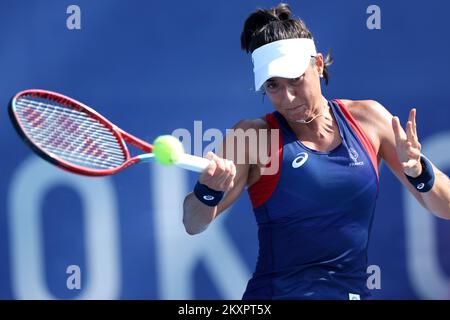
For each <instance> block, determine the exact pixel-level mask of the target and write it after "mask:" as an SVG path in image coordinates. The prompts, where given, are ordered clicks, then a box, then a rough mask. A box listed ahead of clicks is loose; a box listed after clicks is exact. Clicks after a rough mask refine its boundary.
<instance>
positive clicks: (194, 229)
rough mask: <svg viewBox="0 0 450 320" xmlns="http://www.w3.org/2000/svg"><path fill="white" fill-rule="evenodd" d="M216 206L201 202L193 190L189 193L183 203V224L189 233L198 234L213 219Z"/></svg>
mask: <svg viewBox="0 0 450 320" xmlns="http://www.w3.org/2000/svg"><path fill="white" fill-rule="evenodd" d="M216 213H217V206H215V207H209V206H206V205H204V204H203V203H201V202H200V201H199V200H198V199H197V197H196V196H195V195H194V193H193V192H191V193H189V194H188V195H187V196H186V198H185V199H184V203H183V224H184V227H185V229H186V232H187V233H188V234H190V235H194V234H198V233H200V232H202V231H204V230H206V228H207V227H208V225H209V224H210V223H211V221H213V220H214V218H215V216H216Z"/></svg>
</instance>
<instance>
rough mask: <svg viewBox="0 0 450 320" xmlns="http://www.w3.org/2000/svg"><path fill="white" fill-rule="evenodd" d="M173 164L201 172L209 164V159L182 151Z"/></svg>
mask: <svg viewBox="0 0 450 320" xmlns="http://www.w3.org/2000/svg"><path fill="white" fill-rule="evenodd" d="M175 165H176V166H177V167H180V168H183V169H187V170H191V171H195V172H202V171H203V170H205V169H206V167H207V166H208V165H209V160H208V159H205V158H202V157H197V156H193V155H190V154H187V153H184V154H183V155H181V156H180V159H179V160H178V162H177V163H175Z"/></svg>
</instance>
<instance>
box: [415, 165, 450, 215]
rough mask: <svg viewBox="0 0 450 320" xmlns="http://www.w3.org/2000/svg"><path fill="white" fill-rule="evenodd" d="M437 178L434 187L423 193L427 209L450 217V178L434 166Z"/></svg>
mask: <svg viewBox="0 0 450 320" xmlns="http://www.w3.org/2000/svg"><path fill="white" fill-rule="evenodd" d="M433 170H434V175H435V180H434V185H433V188H432V189H431V190H430V191H428V192H425V193H421V194H420V195H421V196H422V199H423V201H424V202H425V205H426V207H427V209H428V210H429V211H430V212H432V213H434V214H435V215H437V216H438V217H440V218H444V219H450V179H449V178H448V177H447V176H446V175H445V174H444V173H443V172H441V171H440V170H439V169H438V168H436V167H435V166H433Z"/></svg>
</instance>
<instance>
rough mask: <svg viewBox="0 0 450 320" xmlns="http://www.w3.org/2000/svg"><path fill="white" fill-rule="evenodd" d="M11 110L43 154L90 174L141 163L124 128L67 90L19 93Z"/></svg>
mask: <svg viewBox="0 0 450 320" xmlns="http://www.w3.org/2000/svg"><path fill="white" fill-rule="evenodd" d="M8 113H9V116H10V118H11V121H12V123H13V125H14V128H15V129H16V131H17V132H18V134H19V135H20V136H21V138H22V139H23V140H24V141H25V142H26V143H27V144H28V145H29V146H30V147H31V148H32V150H34V151H35V152H36V154H38V155H39V156H40V157H41V158H43V159H45V160H47V161H49V162H50V163H52V164H54V165H56V166H58V167H60V168H62V169H64V170H67V171H70V172H74V173H78V174H81V175H88V176H105V175H110V174H114V173H116V172H118V171H120V170H122V169H124V168H125V167H127V166H129V165H131V164H133V163H136V162H138V161H139V158H138V157H136V158H133V159H131V157H130V153H129V151H128V149H127V146H126V144H125V141H124V139H123V136H122V133H123V132H122V131H121V130H120V129H119V128H117V127H116V126H115V125H114V124H112V123H111V122H110V121H108V120H107V119H106V118H104V117H103V116H101V115H100V114H99V113H97V112H96V111H94V110H93V109H91V108H89V107H88V106H86V105H84V104H83V103H81V102H79V101H76V100H74V99H72V98H70V97H67V96H65V95H62V94H59V93H56V92H52V91H47V90H40V89H30V90H25V91H21V92H19V93H17V94H16V95H15V96H14V97H13V98H12V99H11V101H10V103H9V106H8Z"/></svg>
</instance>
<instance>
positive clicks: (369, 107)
mask: <svg viewBox="0 0 450 320" xmlns="http://www.w3.org/2000/svg"><path fill="white" fill-rule="evenodd" d="M338 100H339V101H341V102H342V103H343V104H344V106H345V107H346V108H347V110H348V111H349V112H350V114H351V115H352V116H353V117H354V118H355V119H356V120H359V121H374V120H384V119H386V118H389V117H392V115H390V113H389V111H388V110H387V109H386V108H385V107H384V106H383V105H382V104H381V103H379V102H378V101H375V100H347V99H338Z"/></svg>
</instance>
